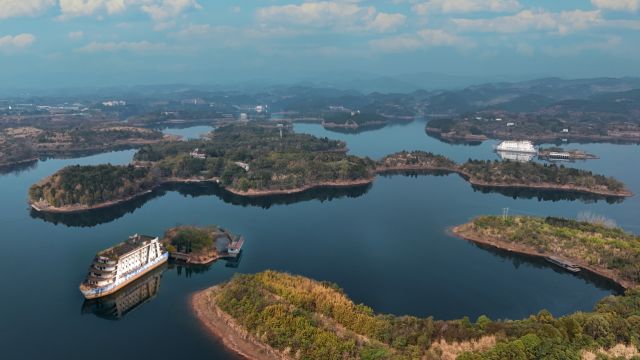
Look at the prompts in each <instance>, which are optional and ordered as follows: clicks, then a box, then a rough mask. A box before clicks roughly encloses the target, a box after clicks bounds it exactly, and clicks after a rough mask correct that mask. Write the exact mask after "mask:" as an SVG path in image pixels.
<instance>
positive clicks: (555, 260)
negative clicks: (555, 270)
mask: <svg viewBox="0 0 640 360" xmlns="http://www.w3.org/2000/svg"><path fill="white" fill-rule="evenodd" d="M545 260H547V261H548V262H550V263H552V264H554V265H557V266H559V267H561V268H563V269H565V270H567V271H569V272H572V273H577V272H579V271H580V270H581V269H580V266H578V265H576V264H573V263H570V262H568V261H565V260H562V259H559V258H557V257H554V256H545Z"/></svg>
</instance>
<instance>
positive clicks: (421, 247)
mask: <svg viewBox="0 0 640 360" xmlns="http://www.w3.org/2000/svg"><path fill="white" fill-rule="evenodd" d="M296 130H297V131H301V132H309V133H312V134H315V135H319V136H328V137H332V138H337V139H343V140H345V141H347V143H348V145H349V148H350V149H351V152H352V153H353V154H357V155H366V156H370V157H373V158H378V157H381V156H382V155H384V154H387V153H390V152H393V151H398V150H402V149H423V150H429V151H433V152H436V153H442V154H445V155H447V156H450V157H452V158H454V159H455V160H456V161H464V160H466V159H467V158H470V157H471V158H494V157H495V155H494V153H493V152H492V149H491V145H492V142H487V143H485V144H483V145H481V146H462V145H449V144H445V143H442V142H440V141H438V140H436V139H433V138H430V137H428V136H427V135H426V134H425V133H424V123H423V122H421V121H416V122H413V123H410V124H406V125H402V126H391V127H387V128H384V129H379V130H374V131H370V132H364V133H361V134H357V135H350V134H338V133H333V132H328V131H326V130H324V129H322V127H320V126H319V125H306V124H305V125H297V126H296ZM190 136H191V135H190ZM572 147H576V148H580V149H585V150H588V151H590V152H592V153H595V154H597V155H598V156H600V159H599V160H593V161H589V162H581V163H575V164H573V165H572V166H578V167H583V168H588V169H591V170H594V171H597V172H601V173H605V174H608V175H612V176H616V177H618V178H620V179H622V180H623V181H625V182H626V183H627V184H628V185H629V187H630V188H631V190H632V191H634V192H636V193H640V181H639V180H640V168H639V167H638V164H640V147H638V146H635V145H608V144H598V145H574V146H572ZM133 153H134V152H133V151H121V152H113V153H107V154H100V155H96V156H90V157H86V158H81V159H65V160H47V161H44V162H40V163H38V164H36V165H35V166H32V167H29V168H25V169H22V170H19V171H14V172H11V173H8V174H3V175H0V225H1V226H2V230H3V231H2V235H1V236H0V242H1V244H0V245H1V249H2V250H1V252H0V254H1V255H0V256H1V259H2V261H0V274H1V276H0V289H2V296H0V319H1V320H0V349H1V350H0V351H2V358H3V359H27V358H64V359H80V358H87V357H88V356H90V357H91V358H93V359H114V358H120V359H129V358H131V359H133V358H152V357H153V358H155V359H169V358H175V357H176V356H181V357H183V358H194V359H195V358H216V359H227V358H233V356H232V355H230V354H228V353H227V352H226V351H225V350H224V349H223V347H222V346H221V345H220V344H219V343H218V342H217V341H216V340H215V339H212V338H211V337H210V336H209V335H207V334H206V333H205V332H203V331H202V329H201V328H200V325H199V324H198V323H197V322H196V321H195V320H194V318H193V316H192V315H191V314H190V312H189V310H188V307H187V299H188V296H189V294H191V293H192V292H193V291H196V290H199V289H202V288H205V287H208V286H211V285H214V284H217V283H220V282H223V281H225V280H228V279H229V278H230V277H231V276H232V275H233V274H234V273H236V272H243V273H253V272H258V271H261V270H264V269H276V270H282V271H288V272H291V273H295V274H302V275H306V276H310V277H312V278H315V279H319V280H328V281H333V282H336V283H338V284H339V285H340V286H341V287H343V288H344V289H345V291H346V292H347V293H348V294H349V295H350V296H351V297H352V298H353V299H354V300H355V301H356V302H362V303H366V304H368V305H370V306H372V307H373V308H374V309H375V310H376V311H378V312H384V313H393V314H412V315H417V316H428V315H433V316H435V317H436V318H439V319H451V318H459V317H462V316H464V315H469V316H470V317H471V318H472V319H473V318H475V317H477V316H479V315H481V314H486V315H488V316H490V317H492V318H521V317H525V316H527V315H528V314H530V313H533V312H537V311H539V310H540V309H542V308H546V309H549V310H550V311H551V312H552V313H553V314H555V315H562V314H566V313H569V312H573V311H576V310H589V309H591V308H592V306H593V305H594V303H595V302H596V301H597V300H598V299H600V298H602V297H604V296H606V295H609V294H611V293H613V292H615V291H616V288H615V286H613V285H612V284H610V283H608V282H607V281H604V280H602V279H599V278H596V277H590V276H587V275H584V274H583V275H579V276H576V275H573V274H569V273H566V272H562V271H559V270H557V269H555V268H553V267H551V266H550V265H549V264H547V263H545V262H544V261H540V260H534V259H527V258H524V257H520V256H513V255H508V254H505V253H501V252H497V251H491V250H487V249H482V248H480V247H478V246H475V245H473V244H471V243H468V242H466V241H463V240H460V239H457V238H454V237H451V236H449V235H447V233H446V229H447V228H448V227H450V226H452V225H456V224H459V223H463V222H466V221H467V220H469V219H470V218H472V217H473V216H475V215H479V214H487V213H488V214H496V213H500V212H501V209H502V208H504V207H509V208H510V209H511V212H512V213H517V214H532V215H558V216H568V217H575V216H576V215H577V214H578V213H580V212H582V211H592V212H594V213H598V214H604V215H606V216H608V217H610V218H612V219H614V220H616V221H617V222H618V224H620V225H621V226H622V227H624V228H626V229H627V230H630V231H636V232H640V228H639V225H640V222H639V221H638V214H640V199H639V198H638V197H637V196H636V197H633V198H630V199H627V200H625V201H624V202H617V203H616V202H607V201H602V200H599V201H596V200H594V199H565V198H563V197H559V196H557V194H546V195H544V196H540V195H539V194H531V193H491V192H489V193H483V192H481V191H476V190H474V189H473V188H472V187H471V186H469V184H467V183H466V182H465V181H464V180H463V179H462V178H460V177H459V176H457V175H442V176H433V175H431V176H392V177H379V178H378V179H377V180H376V182H375V183H374V184H373V185H372V186H368V187H360V188H354V189H348V190H330V191H329V190H327V191H324V190H318V191H313V192H310V193H306V194H302V195H300V196H293V197H284V198H282V197H278V198H271V199H262V200H253V201H248V200H246V199H241V198H237V197H233V196H229V195H228V194H225V193H224V192H223V191H221V190H220V189H217V188H212V187H197V186H196V187H193V186H191V187H186V186H182V187H180V186H179V187H173V188H165V189H162V190H161V191H158V192H156V193H154V194H151V195H150V196H148V197H147V198H144V199H141V200H139V201H137V202H134V203H131V204H128V205H126V206H122V207H119V208H114V209H110V210H108V211H102V212H97V213H93V214H85V215H81V216H71V217H69V216H67V217H64V216H58V217H55V216H53V217H44V218H43V217H39V216H37V215H35V214H33V213H31V212H30V211H29V209H28V207H27V203H26V199H27V189H28V187H29V185H30V184H32V183H34V182H36V181H38V180H40V179H41V178H43V177H45V176H47V175H49V174H51V173H52V172H54V171H56V170H58V169H60V168H61V167H63V166H66V165H70V164H99V163H106V162H110V163H114V164H124V163H127V162H129V161H130V160H131V158H132V155H133ZM544 199H547V200H544ZM177 224H196V225H207V224H218V225H220V226H223V227H225V228H228V229H229V230H231V231H232V232H235V233H240V234H243V235H244V236H245V238H246V242H245V248H244V251H243V255H242V258H241V260H240V262H239V264H235V266H236V267H232V266H227V265H233V264H227V263H225V262H218V263H215V264H213V265H212V266H210V267H208V268H182V267H179V266H175V265H171V266H169V267H168V268H166V269H164V271H163V272H162V273H161V274H152V276H151V277H150V279H151V280H150V281H151V282H150V283H149V284H155V285H154V286H153V289H154V290H153V294H154V295H153V296H152V298H151V299H150V300H148V301H146V302H144V303H143V304H142V305H140V306H137V307H134V308H133V309H126V312H124V313H121V312H119V311H118V308H117V307H115V306H116V304H117V299H116V300H112V301H111V302H105V303H101V304H95V303H88V304H87V303H84V300H83V298H82V296H81V294H80V293H79V291H78V289H77V286H78V284H79V283H80V281H81V280H82V278H83V276H84V275H85V272H86V269H87V266H88V265H89V262H90V261H91V259H92V257H93V255H94V254H95V253H96V252H97V251H99V250H101V249H103V248H106V247H109V246H112V245H113V244H114V243H116V242H119V241H122V240H124V239H125V238H126V237H127V236H128V235H130V234H133V233H144V234H151V235H161V234H162V233H163V231H164V230H165V229H167V228H169V227H172V226H175V225H177ZM158 278H159V279H160V281H159V282H158V281H156V280H157V279H158ZM157 284H159V287H158V286H157ZM148 288H149V287H147V289H148Z"/></svg>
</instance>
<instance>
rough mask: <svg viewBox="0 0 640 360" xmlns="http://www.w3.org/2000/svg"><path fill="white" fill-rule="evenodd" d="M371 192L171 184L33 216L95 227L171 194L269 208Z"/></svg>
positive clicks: (362, 189) (361, 188) (363, 187)
mask: <svg viewBox="0 0 640 360" xmlns="http://www.w3.org/2000/svg"><path fill="white" fill-rule="evenodd" d="M369 189H371V184H368V185H358V186H352V187H340V188H331V187H322V188H314V189H310V190H307V191H304V192H301V193H297V194H286V195H273V196H261V197H246V196H239V195H235V194H232V193H230V192H228V191H226V190H224V189H223V188H222V187H220V186H219V185H217V184H214V183H207V184H167V185H163V186H161V187H160V188H158V189H156V190H155V191H153V192H151V193H149V194H145V195H143V196H140V197H138V198H135V199H133V200H131V201H128V202H126V203H123V204H118V205H115V206H111V207H108V208H102V209H96V210H91V211H84V212H80V213H73V214H59V213H42V212H37V211H35V210H33V209H32V210H31V212H30V215H31V217H32V218H34V219H42V220H44V221H46V222H50V223H53V224H55V225H58V224H63V225H66V226H70V227H93V226H96V225H100V224H104V223H108V222H111V221H113V220H116V219H118V218H121V217H123V216H125V215H126V214H128V213H133V212H134V211H136V210H137V209H139V208H141V207H142V206H143V205H144V204H145V203H146V202H147V201H149V200H151V199H154V198H157V197H162V196H164V195H165V194H166V193H167V192H169V191H176V192H178V193H180V194H182V195H183V196H189V197H199V196H212V195H213V196H217V197H218V198H220V199H221V200H222V201H224V202H225V203H228V204H232V205H240V206H243V207H247V206H257V207H261V208H264V209H268V208H270V207H272V206H274V205H289V204H294V203H298V202H303V201H311V200H318V201H320V202H325V201H331V200H334V199H339V198H345V197H347V198H356V197H359V196H362V195H364V194H366V193H367V192H368V191H369Z"/></svg>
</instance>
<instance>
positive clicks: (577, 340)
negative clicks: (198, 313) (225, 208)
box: [216, 271, 640, 360]
mask: <svg viewBox="0 0 640 360" xmlns="http://www.w3.org/2000/svg"><path fill="white" fill-rule="evenodd" d="M216 304H217V305H218V306H219V307H220V308H221V309H222V310H223V311H225V312H226V313H228V314H229V315H230V316H231V317H233V318H234V319H235V320H236V322H237V323H238V324H239V325H240V326H242V327H243V328H244V329H245V330H247V331H248V332H249V333H250V334H252V335H253V336H254V337H255V338H256V339H258V340H259V341H261V342H263V343H265V344H268V345H269V346H271V347H272V348H274V349H276V350H279V351H281V352H282V353H286V354H288V355H289V356H291V357H293V358H297V359H419V358H420V359H451V358H455V357H456V356H458V358H460V359H467V360H468V359H474V360H475V359H495V360H502V359H580V358H581V356H582V355H583V354H584V353H585V351H590V352H593V353H597V352H599V351H601V349H610V348H612V347H613V346H615V345H618V346H623V345H626V346H629V347H630V348H631V349H634V350H635V351H637V349H638V348H639V346H640V291H639V290H637V289H636V290H629V291H628V292H627V294H626V295H625V296H610V297H607V298H605V299H603V300H602V301H600V302H599V303H598V305H597V306H596V308H595V310H594V311H593V312H591V313H581V312H578V313H575V314H572V315H568V316H564V317H560V318H554V317H553V316H552V315H551V314H550V313H549V312H547V311H545V310H543V311H540V312H539V313H538V314H537V315H531V316H530V317H529V318H527V319H524V320H517V321H495V322H494V321H492V320H490V319H489V318H487V317H486V316H480V317H479V318H478V319H477V320H476V321H475V322H471V321H470V320H469V319H468V318H466V317H465V318H463V319H460V320H448V321H436V320H433V318H431V317H429V318H416V317H412V316H394V315H382V314H376V313H374V312H373V310H372V309H371V308H369V307H367V306H365V305H358V304H354V303H353V302H352V301H351V300H350V299H349V298H348V297H347V296H346V295H345V294H344V292H343V291H342V290H340V289H339V288H338V287H337V286H336V285H333V284H328V283H320V282H317V281H314V280H311V279H308V278H304V277H301V276H294V275H289V274H284V273H278V272H274V271H265V272H262V273H258V274H254V275H236V276H235V277H234V278H233V279H232V280H231V281H230V282H228V283H226V284H224V285H222V286H221V287H220V288H219V289H217V290H216ZM480 339H491V340H490V341H486V342H485V343H484V345H479V346H476V347H475V350H474V352H467V353H465V352H464V351H463V349H465V348H467V346H465V344H468V343H470V342H473V341H478V343H480V344H482V341H479V340H480ZM443 343H444V344H446V343H448V344H453V345H454V346H443Z"/></svg>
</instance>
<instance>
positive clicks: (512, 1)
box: [413, 0, 522, 15]
mask: <svg viewBox="0 0 640 360" xmlns="http://www.w3.org/2000/svg"><path fill="white" fill-rule="evenodd" d="M521 8H522V5H520V3H519V2H518V1H517V0H429V1H425V2H420V3H417V4H415V5H413V11H415V12H416V13H417V14H418V15H427V14H428V13H430V12H438V13H446V14H447V13H470V12H514V11H518V10H520V9H521Z"/></svg>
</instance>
